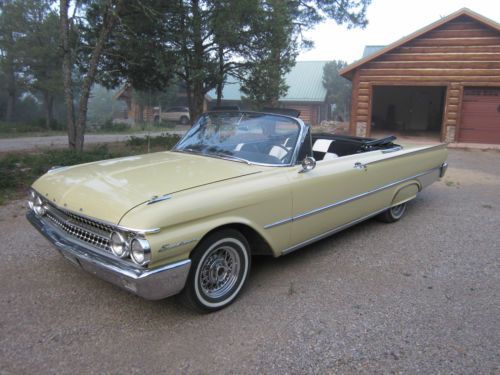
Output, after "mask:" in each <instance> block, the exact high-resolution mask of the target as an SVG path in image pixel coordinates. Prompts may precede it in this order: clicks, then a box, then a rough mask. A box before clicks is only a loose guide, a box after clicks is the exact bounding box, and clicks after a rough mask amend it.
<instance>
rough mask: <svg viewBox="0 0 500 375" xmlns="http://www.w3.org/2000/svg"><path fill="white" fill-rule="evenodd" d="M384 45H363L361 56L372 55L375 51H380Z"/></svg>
mask: <svg viewBox="0 0 500 375" xmlns="http://www.w3.org/2000/svg"><path fill="white" fill-rule="evenodd" d="M385 47H386V46H365V49H364V50H363V57H362V58H364V57H366V56H370V55H373V54H374V53H375V52H378V51H380V50H381V49H382V48H385Z"/></svg>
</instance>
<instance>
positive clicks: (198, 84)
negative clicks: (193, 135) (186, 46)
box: [189, 0, 205, 122]
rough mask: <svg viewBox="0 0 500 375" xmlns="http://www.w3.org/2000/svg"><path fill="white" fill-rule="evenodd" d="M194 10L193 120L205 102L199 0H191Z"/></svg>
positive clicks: (200, 111)
mask: <svg viewBox="0 0 500 375" xmlns="http://www.w3.org/2000/svg"><path fill="white" fill-rule="evenodd" d="M191 6H192V12H193V44H194V51H193V52H194V55H193V66H192V68H193V75H192V78H193V79H192V95H193V97H192V108H191V106H190V108H189V111H190V114H191V122H194V121H196V119H197V118H198V117H199V116H200V115H201V114H202V113H203V102H204V99H205V90H204V85H203V83H204V78H205V77H204V74H203V71H204V69H203V40H202V34H201V28H202V24H201V14H200V7H199V2H198V0H192V1H191Z"/></svg>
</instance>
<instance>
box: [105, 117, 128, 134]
mask: <svg viewBox="0 0 500 375" xmlns="http://www.w3.org/2000/svg"><path fill="white" fill-rule="evenodd" d="M100 130H102V131H104V132H112V133H114V132H123V131H126V130H130V125H128V124H125V123H122V122H113V121H112V120H107V121H105V122H104V123H103V124H102V126H101V129H100Z"/></svg>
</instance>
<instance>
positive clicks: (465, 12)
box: [339, 8, 500, 78]
mask: <svg viewBox="0 0 500 375" xmlns="http://www.w3.org/2000/svg"><path fill="white" fill-rule="evenodd" d="M459 17H468V18H470V19H473V20H474V21H477V22H479V23H481V24H483V25H486V26H487V27H489V28H492V29H494V30H495V31H499V32H500V24H498V23H497V22H495V21H493V20H491V19H489V18H486V17H484V16H482V15H480V14H479V13H476V12H473V11H472V10H470V9H468V8H462V9H460V10H458V11H456V12H454V13H452V14H450V15H448V16H447V17H444V18H441V19H440V20H438V21H436V22H433V23H431V24H430V25H427V26H425V27H423V28H421V29H419V30H417V31H415V32H414V33H412V34H410V35H407V36H405V37H403V38H401V39H399V40H397V41H395V42H394V43H391V44H389V45H388V46H386V47H384V48H381V49H379V50H378V51H376V52H374V53H372V54H370V55H366V56H363V58H361V59H360V60H358V61H356V62H354V63H352V64H350V65H348V66H347V67H345V68H344V69H342V70H341V71H340V72H339V74H340V75H341V76H343V77H345V78H352V75H353V73H354V70H355V69H356V68H358V67H360V66H361V65H364V64H366V63H368V62H370V61H372V60H374V59H376V58H378V57H380V56H382V55H384V54H386V53H388V52H390V51H392V50H394V49H396V48H398V47H401V46H402V45H404V44H406V43H409V42H411V41H412V40H414V39H416V38H418V37H421V36H422V35H424V34H426V33H429V32H431V31H433V30H435V29H437V28H438V27H440V26H443V25H444V24H447V23H449V22H451V21H454V20H456V19H457V18H459Z"/></svg>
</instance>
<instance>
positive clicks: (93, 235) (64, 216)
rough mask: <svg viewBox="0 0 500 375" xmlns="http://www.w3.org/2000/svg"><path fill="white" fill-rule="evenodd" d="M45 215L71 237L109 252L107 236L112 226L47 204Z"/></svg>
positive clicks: (108, 236)
mask: <svg viewBox="0 0 500 375" xmlns="http://www.w3.org/2000/svg"><path fill="white" fill-rule="evenodd" d="M47 206H48V210H47V213H46V215H45V216H46V217H47V218H48V219H50V220H51V221H52V223H54V224H55V225H56V226H57V227H59V228H60V229H62V230H63V231H64V232H66V233H68V234H69V235H70V236H71V237H74V238H77V239H79V240H81V241H84V242H87V243H88V244H90V245H92V246H95V247H97V248H99V249H101V250H105V251H109V252H111V248H110V247H109V238H110V235H111V232H112V231H113V227H112V226H111V225H108V224H104V223H100V222H98V221H95V220H92V219H88V218H86V217H83V216H80V215H77V214H74V213H72V212H69V211H66V210H61V209H60V208H57V207H55V206H53V205H52V204H48V205H47Z"/></svg>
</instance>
